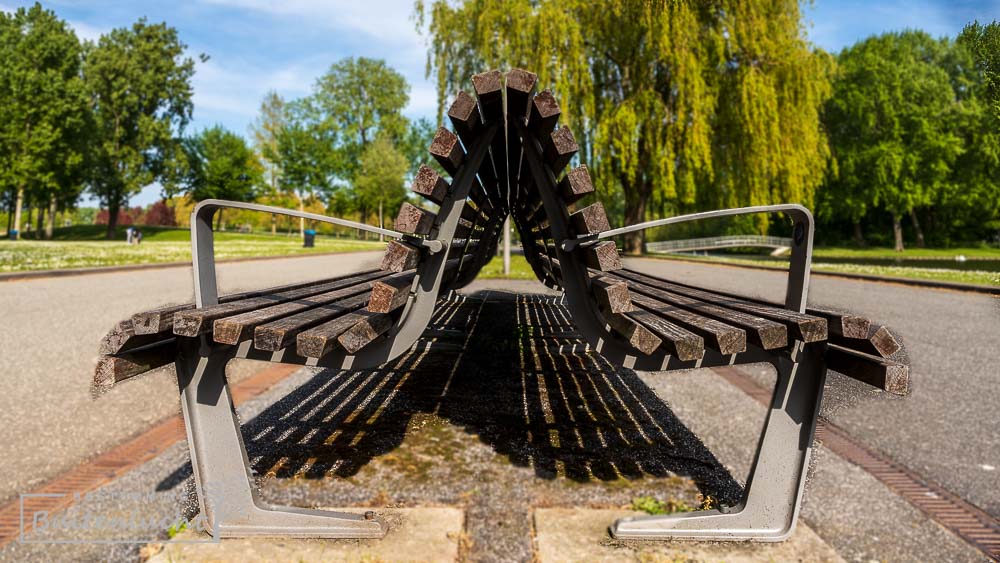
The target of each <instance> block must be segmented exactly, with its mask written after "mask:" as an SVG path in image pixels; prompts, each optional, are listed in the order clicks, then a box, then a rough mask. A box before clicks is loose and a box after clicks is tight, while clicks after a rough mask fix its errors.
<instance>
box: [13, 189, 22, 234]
mask: <svg viewBox="0 0 1000 563" xmlns="http://www.w3.org/2000/svg"><path fill="white" fill-rule="evenodd" d="M14 201H15V203H14V229H16V230H17V238H21V208H22V207H24V188H23V187H20V188H17V198H16V199H15V200H14Z"/></svg>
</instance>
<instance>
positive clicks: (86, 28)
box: [67, 21, 111, 42]
mask: <svg viewBox="0 0 1000 563" xmlns="http://www.w3.org/2000/svg"><path fill="white" fill-rule="evenodd" d="M67 23H68V24H69V26H70V27H72V28H73V31H75V32H76V37H77V39H79V40H81V41H83V40H87V41H94V42H97V40H98V39H100V38H101V36H102V35H104V34H105V33H107V32H109V31H111V30H110V29H102V28H99V27H97V26H94V25H90V24H88V23H84V22H81V21H69V22H67Z"/></svg>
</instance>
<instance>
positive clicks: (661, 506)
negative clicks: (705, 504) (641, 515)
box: [632, 497, 695, 515]
mask: <svg viewBox="0 0 1000 563" xmlns="http://www.w3.org/2000/svg"><path fill="white" fill-rule="evenodd" d="M632 510H636V511H639V512H645V513H646V514H653V515H656V514H675V513H677V512H693V511H694V510H695V509H694V508H692V507H691V506H690V505H688V504H687V503H686V502H684V501H683V500H676V499H668V500H667V501H666V502H664V501H662V500H659V499H657V498H654V497H636V498H634V499H632Z"/></svg>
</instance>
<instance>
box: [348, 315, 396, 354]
mask: <svg viewBox="0 0 1000 563" xmlns="http://www.w3.org/2000/svg"><path fill="white" fill-rule="evenodd" d="M357 314H358V315H359V316H360V317H361V318H360V319H359V320H358V322H356V323H354V325H352V326H351V328H349V329H347V330H346V331H344V332H343V333H341V335H340V336H338V337H337V342H338V343H339V344H340V345H341V346H343V347H344V350H347V352H348V353H350V354H354V353H355V352H357V351H359V350H361V349H362V348H364V347H365V346H367V345H369V344H371V343H372V342H374V341H375V340H376V339H377V338H378V337H379V336H381V335H383V334H385V333H386V332H387V331H388V330H389V329H390V328H392V317H391V316H389V315H388V314H386V313H372V312H370V311H359V312H358V313H357Z"/></svg>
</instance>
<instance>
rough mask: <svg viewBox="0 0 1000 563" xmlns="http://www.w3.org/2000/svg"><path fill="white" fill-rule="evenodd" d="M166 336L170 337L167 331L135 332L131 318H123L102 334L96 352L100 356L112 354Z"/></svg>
mask: <svg viewBox="0 0 1000 563" xmlns="http://www.w3.org/2000/svg"><path fill="white" fill-rule="evenodd" d="M168 338H171V335H170V334H169V333H157V334H136V333H135V330H133V327H132V319H125V320H124V321H121V322H119V323H118V324H117V325H115V327H114V328H112V329H111V330H110V331H108V333H107V334H105V335H104V338H102V339H101V344H100V346H99V347H98V353H99V354H101V355H102V356H113V355H115V354H118V353H120V352H126V351H128V350H131V349H134V348H139V347H141V346H148V345H149V344H153V343H154V342H159V341H161V340H166V339H168Z"/></svg>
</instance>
